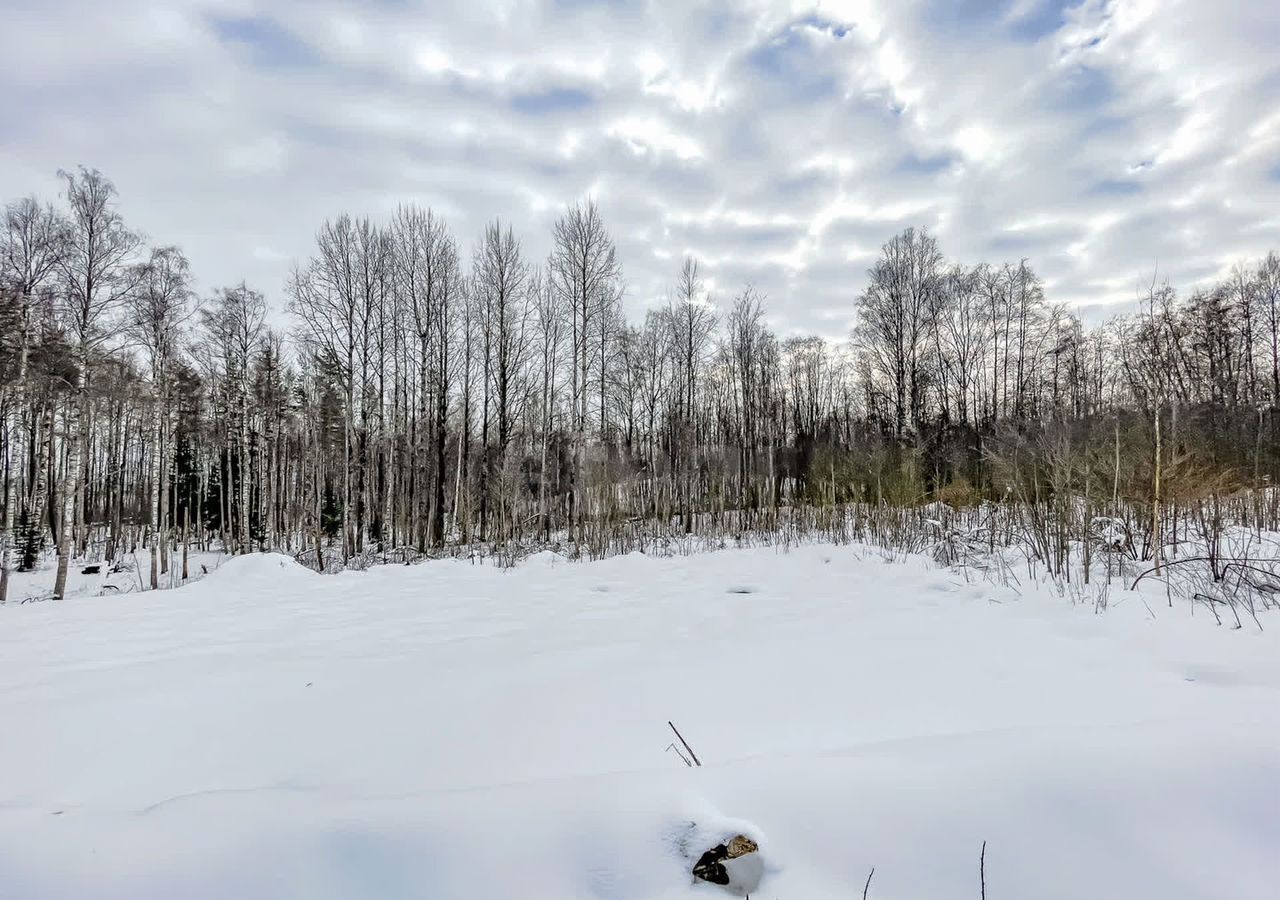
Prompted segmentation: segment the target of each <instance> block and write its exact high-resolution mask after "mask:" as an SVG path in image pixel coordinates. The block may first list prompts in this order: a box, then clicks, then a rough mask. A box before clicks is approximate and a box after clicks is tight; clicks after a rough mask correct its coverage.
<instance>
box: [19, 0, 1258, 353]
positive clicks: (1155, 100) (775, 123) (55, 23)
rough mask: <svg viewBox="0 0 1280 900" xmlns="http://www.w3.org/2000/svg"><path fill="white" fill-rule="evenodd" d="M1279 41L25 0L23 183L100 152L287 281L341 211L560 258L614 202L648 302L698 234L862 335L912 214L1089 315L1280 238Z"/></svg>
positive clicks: (182, 237)
mask: <svg viewBox="0 0 1280 900" xmlns="http://www.w3.org/2000/svg"><path fill="white" fill-rule="evenodd" d="M1278 47H1280V3H1276V2H1263V0H1257V2H1254V0H1220V2H1214V0H1199V2H1192V0H1083V2H1070V0H921V2H916V0H891V2H890V0H882V2H872V0H831V2H819V3H812V2H810V3H785V2H777V3H773V2H737V3H697V2H678V0H672V2H656V0H501V2H489V0H462V2H454V0H376V2H375V0H366V2H361V3H356V2H337V0H262V2H254V0H226V2H212V0H174V2H169V3H161V2H152V0H111V2H105V0H101V2H99V0H0V59H3V64H2V65H0V198H3V199H5V200H7V199H12V198H14V197H16V196H19V195H22V194H26V193H31V192H35V193H37V194H41V195H44V196H49V197H52V196H54V195H55V194H56V192H57V190H58V183H57V179H56V177H55V173H56V171H57V170H58V169H59V168H70V167H74V166H75V165H78V164H85V165H89V166H95V167H97V168H99V169H101V170H103V171H104V172H105V173H106V174H107V175H108V176H110V177H111V178H112V179H113V180H114V181H115V182H116V184H117V187H118V188H119V190H120V193H121V205H122V209H123V211H124V212H125V214H126V216H127V217H128V219H129V220H130V221H131V222H132V223H133V224H134V225H135V226H136V227H138V228H140V229H142V230H143V231H145V232H146V233H147V234H148V236H149V237H150V238H151V239H152V240H154V241H156V242H160V243H177V244H179V245H180V246H182V247H183V248H184V249H185V250H186V251H187V253H188V255H189V256H190V257H191V259H192V263H193V265H194V267H195V269H196V272H197V274H198V276H199V279H200V283H201V286H202V287H204V288H206V289H207V288H211V287H213V286H216V285H219V284H225V283H231V282H234V281H239V280H240V279H241V278H245V279H247V280H248V281H249V283H250V284H251V285H253V286H256V287H259V288H260V289H262V290H263V291H264V292H265V293H266V294H267V295H268V297H270V298H271V299H272V300H273V302H274V303H275V304H277V305H278V306H282V305H283V297H282V293H283V285H284V281H285V275H286V273H287V271H288V270H289V268H290V266H291V265H292V263H293V261H294V260H295V259H301V258H304V257H305V256H307V254H308V253H309V252H310V247H311V243H312V240H313V236H314V234H315V231H316V228H317V227H318V226H319V224H320V223H321V222H322V221H323V220H324V219H325V218H326V217H330V216H333V215H336V214H338V213H341V212H350V213H352V214H357V215H366V214H367V215H371V216H375V217H381V216H386V215H387V214H389V213H390V211H391V210H393V209H394V208H395V206H396V205H397V204H398V203H400V202H403V201H409V200H413V201H417V202H419V203H423V204H429V205H431V206H433V207H434V208H435V209H437V210H438V211H440V212H442V213H444V215H445V216H446V217H447V218H448V220H449V221H450V223H451V224H452V226H453V227H454V230H455V233H456V234H457V235H458V237H459V239H460V242H461V244H462V246H463V247H464V248H470V247H471V246H472V245H473V243H474V241H475V238H476V236H477V235H478V234H479V231H480V228H481V226H482V224H483V223H484V222H485V221H486V220H488V219H491V218H493V217H495V216H499V217H501V218H502V219H503V220H504V221H509V222H510V223H511V224H512V225H513V226H514V227H515V229H516V231H517V233H518V235H519V236H520V237H521V239H522V241H523V244H524V247H525V249H526V251H527V252H528V253H529V254H530V255H531V256H533V257H534V258H538V259H541V258H543V257H545V254H546V253H547V251H548V250H549V249H550V244H549V237H548V235H549V231H550V224H551V222H552V221H553V220H554V218H555V216H556V215H557V214H558V212H559V211H560V210H561V209H562V208H563V206H564V205H565V204H566V203H569V202H572V201H574V200H576V199H579V198H582V197H585V196H594V197H595V198H596V199H597V200H598V202H599V204H600V206H601V208H602V211H603V213H604V215H605V217H606V220H607V222H608V223H609V225H610V227H611V229H612V230H613V233H614V235H615V237H616V239H617V241H618V244H619V248H620V251H621V254H622V260H623V264H624V268H625V272H626V278H627V302H628V304H629V305H630V308H631V309H632V310H633V311H638V310H640V309H642V308H643V307H644V306H646V305H648V304H653V303H657V302H661V301H662V299H663V298H664V296H665V293H666V291H667V287H668V285H670V284H671V283H672V282H673V281H674V279H675V275H676V273H677V272H678V269H679V264H680V258H681V256H682V255H684V254H693V255H695V256H697V257H698V258H699V259H700V260H701V261H702V262H703V265H704V267H705V271H706V272H707V273H708V275H709V276H710V279H709V280H710V283H711V286H712V288H713V290H714V293H715V296H716V297H717V298H718V299H720V300H721V301H727V300H728V299H729V298H730V297H731V296H732V294H733V293H734V292H735V291H737V290H738V289H740V288H741V287H742V286H743V285H745V284H748V283H750V284H754V285H755V286H756V287H757V288H759V289H760V290H762V291H763V292H765V293H766V295H767V296H768V298H769V306H770V311H771V313H772V318H773V320H774V324H775V325H776V326H777V327H779V328H780V329H782V330H784V331H792V330H806V331H817V332H819V333H822V334H826V335H829V336H833V337H838V336H841V335H843V334H844V333H845V331H846V330H847V327H848V324H849V322H850V321H851V318H852V303H853V299H854V297H855V296H856V295H857V293H858V292H859V290H860V289H861V287H862V286H863V284H864V283H865V280H866V269H867V266H868V265H869V263H870V261H871V259H872V258H873V256H874V254H875V253H876V251H877V249H878V247H879V246H880V244H881V243H883V242H884V241H885V240H886V239H887V238H888V237H890V236H891V235H892V234H893V233H894V232H895V231H897V230H899V229H901V228H903V227H906V226H908V225H917V226H925V227H928V228H929V229H930V230H932V231H934V232H935V233H936V234H937V235H938V236H939V238H940V240H941V242H942V246H943V250H944V251H945V252H946V253H947V254H948V256H949V257H951V258H953V259H957V260H959V261H963V262H977V261H981V260H989V261H993V262H999V261H1002V260H1013V261H1016V260H1018V259H1020V258H1023V257H1025V258H1027V259H1028V260H1029V261H1030V262H1031V264H1032V265H1033V266H1034V267H1035V268H1036V269H1037V270H1038V271H1039V272H1040V273H1041V274H1042V275H1043V276H1044V278H1045V279H1046V282H1047V285H1048V288H1049V293H1050V297H1051V299H1054V300H1061V301H1066V302H1070V303H1074V304H1080V305H1090V306H1093V307H1095V308H1094V309H1093V310H1092V311H1090V312H1088V313H1087V315H1088V317H1089V318H1091V319H1092V318H1097V317H1100V316H1101V315H1103V314H1104V313H1105V311H1106V310H1104V309H1100V308H1097V307H1099V305H1105V304H1121V305H1123V304H1125V303H1126V302H1131V301H1132V299H1133V297H1134V295H1135V291H1136V290H1137V286H1138V285H1139V284H1140V283H1141V282H1142V281H1144V280H1145V279H1149V278H1150V276H1151V273H1152V272H1153V271H1155V270H1158V271H1159V272H1160V273H1161V275H1162V276H1167V277H1169V278H1170V279H1172V280H1173V281H1174V282H1175V284H1178V285H1182V286H1190V285H1194V284H1197V283H1203V282H1204V281H1206V280H1209V279H1211V278H1213V277H1214V276H1215V275H1216V274H1218V273H1219V272H1220V271H1222V270H1224V269H1225V268H1227V267H1229V266H1230V265H1231V264H1232V263H1234V262H1237V261H1240V260H1246V259H1251V258H1256V257H1257V256H1259V255H1261V254H1262V253H1263V252H1265V251H1266V250H1267V249H1270V248H1280V52H1278V51H1277V48H1278ZM1114 308H1115V307H1109V309H1114Z"/></svg>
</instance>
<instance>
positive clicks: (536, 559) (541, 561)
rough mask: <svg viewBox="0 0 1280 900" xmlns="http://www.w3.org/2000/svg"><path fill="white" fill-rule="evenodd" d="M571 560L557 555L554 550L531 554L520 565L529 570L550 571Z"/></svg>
mask: <svg viewBox="0 0 1280 900" xmlns="http://www.w3.org/2000/svg"><path fill="white" fill-rule="evenodd" d="M568 561H569V560H568V559H567V558H566V557H564V556H561V555H560V554H559V553H556V552H555V551H554V550H539V551H538V552H537V553H531V554H529V555H528V556H526V557H525V558H524V559H523V560H521V561H520V565H521V566H522V567H524V568H529V569H539V568H542V569H550V568H552V567H554V566H558V565H560V564H562V563H566V562H568Z"/></svg>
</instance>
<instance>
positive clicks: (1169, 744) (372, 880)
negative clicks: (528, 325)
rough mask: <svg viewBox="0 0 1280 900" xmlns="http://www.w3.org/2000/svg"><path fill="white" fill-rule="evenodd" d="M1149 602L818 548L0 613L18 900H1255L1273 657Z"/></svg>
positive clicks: (546, 563) (1276, 782) (10, 880)
mask: <svg viewBox="0 0 1280 900" xmlns="http://www.w3.org/2000/svg"><path fill="white" fill-rule="evenodd" d="M744 586H749V588H750V592H749V593H743V592H742V588H743V587H744ZM1143 589H1144V590H1146V589H1147V585H1145V584H1144V586H1143ZM1149 590H1150V593H1149V594H1148V595H1147V596H1146V598H1145V600H1146V602H1145V603H1144V602H1143V600H1144V598H1142V597H1140V596H1139V595H1137V594H1130V593H1127V592H1124V591H1120V590H1119V589H1117V593H1115V594H1113V596H1112V601H1111V603H1112V606H1111V609H1110V610H1108V611H1107V612H1105V613H1103V614H1100V615H1099V614H1095V613H1094V612H1093V610H1092V608H1091V607H1087V606H1084V605H1073V604H1071V603H1070V602H1069V601H1067V600H1064V599H1063V598H1062V597H1060V596H1058V595H1056V594H1054V593H1053V592H1051V591H1048V590H1045V591H1041V592H1036V591H1029V592H1027V593H1025V594H1024V595H1023V596H1017V595H1015V594H1014V593H1013V592H1012V591H1011V590H1009V589H1006V588H1000V587H993V586H991V585H989V584H980V583H965V582H964V581H963V580H962V579H960V578H959V577H958V576H956V575H955V574H953V573H949V572H947V571H944V570H940V569H937V568H934V567H932V566H931V565H929V564H928V563H927V562H926V561H924V560H923V559H919V558H907V559H906V560H904V561H902V562H901V563H899V564H894V565H885V564H883V562H882V561H881V560H880V559H879V558H878V557H877V556H876V554H875V553H874V551H870V550H866V549H862V548H856V547H805V548H800V549H796V550H793V551H791V552H789V553H787V552H782V551H779V550H772V549H769V550H747V551H727V552H723V553H715V554H706V555H700V556H694V557H689V558H677V559H663V560H653V559H648V558H645V557H643V556H640V555H637V554H633V555H630V556H626V557H620V558H617V559H612V560H606V561H602V562H596V563H581V564H577V563H569V562H567V561H565V560H563V559H561V558H559V557H554V556H552V555H551V554H543V555H540V556H537V557H534V558H532V559H530V560H528V561H527V562H525V563H524V564H522V565H520V566H518V567H516V568H515V569H511V570H500V569H497V568H494V567H491V566H479V565H470V564H467V563H465V562H460V561H441V562H433V563H428V564H425V565H420V566H412V567H409V566H385V567H378V568H374V569H371V570H369V571H366V572H360V573H354V572H353V573H345V574H341V575H333V576H320V575H316V574H314V573H312V572H310V571H308V570H306V569H304V568H302V567H301V566H299V565H297V564H296V563H295V562H294V561H293V560H291V559H289V558H288V557H283V556H250V557H244V558H238V559H233V560H229V561H226V562H224V563H223V564H222V565H221V566H220V567H219V568H217V569H216V570H214V571H212V572H211V574H210V575H209V576H208V577H207V578H205V579H204V580H202V581H200V582H198V583H195V584H192V585H189V586H187V587H184V588H180V589H177V590H173V591H160V592H147V593H133V594H107V595H105V596H90V595H88V594H82V595H80V596H77V597H73V598H71V599H68V600H66V601H64V602H61V603H53V602H44V603H35V604H26V605H17V604H10V605H9V606H8V607H6V608H4V609H0V671H3V673H4V678H5V682H6V684H5V690H4V692H3V694H0V722H3V740H0V896H2V897H4V898H6V900H55V898H56V900H68V898H72V900H75V898H95V900H125V898H128V900H140V898H157V900H159V898H178V897H181V898H186V900H213V898H232V897H234V898H238V900H279V898H307V900H326V898H378V900H397V898H432V900H448V898H458V900H475V898H521V900H544V898H545V900H574V898H584V900H585V898H601V900H676V898H699V897H700V898H704V900H705V898H714V897H716V896H725V895H724V892H723V890H722V889H721V888H718V887H716V886H714V885H708V884H702V883H694V880H693V878H692V876H691V875H690V865H691V860H693V859H696V858H697V857H698V855H699V854H700V853H701V852H702V851H703V850H705V849H707V848H708V847H710V846H713V845H714V844H715V843H716V842H718V841H720V840H724V839H725V838H726V837H728V836H730V835H732V834H736V833H739V832H740V833H743V834H746V835H748V836H750V837H751V838H752V839H754V840H756V841H758V842H759V844H760V847H761V851H760V855H761V857H762V859H763V861H764V863H765V866H764V874H763V880H762V883H761V886H760V890H759V893H758V894H757V895H753V896H758V897H759V898H760V900H774V898H776V900H826V898H833V900H834V898H856V897H859V896H861V892H862V886H863V884H864V882H865V880H866V877H867V873H868V872H869V871H870V870H871V868H872V867H873V866H874V867H875V878H874V880H873V881H872V883H871V888H870V892H869V896H870V897H872V898H875V900H893V898H899V900H906V898H910V900H933V898H938V900H942V898H947V900H952V898H963V897H971V898H976V897H977V896H978V892H979V885H978V854H979V850H980V848H981V846H982V842H983V841H986V842H987V851H986V882H987V897H988V898H990V900H1026V898H1039V900H1068V898H1070V900H1079V898H1082V897H1090V898H1160V900H1207V898H1227V897H1229V898H1234V900H1252V898H1258V900H1263V898H1268V900H1269V898H1273V897H1275V896H1276V890H1277V887H1276V886H1277V885H1278V884H1280V644H1278V642H1277V636H1280V627H1276V628H1268V630H1267V631H1265V632H1263V631H1259V630H1257V629H1247V628H1246V629H1240V630H1233V629H1229V628H1226V627H1218V626H1217V625H1215V624H1214V622H1213V619H1212V617H1210V616H1207V615H1205V614H1204V613H1203V610H1201V611H1199V612H1194V613H1193V610H1192V608H1191V607H1190V606H1188V605H1178V604H1175V606H1174V608H1172V609H1170V608H1169V607H1168V606H1167V605H1166V604H1165V601H1164V596H1163V592H1162V590H1161V588H1160V586H1159V585H1158V584H1152V585H1151V586H1150V589H1149ZM1264 624H1269V623H1267V622H1265V621H1264ZM1277 625H1280V622H1278V623H1277ZM668 719H671V720H674V721H675V723H676V724H677V726H678V727H679V728H680V730H681V732H682V734H683V735H684V736H685V738H686V739H688V741H689V743H690V744H691V745H692V746H693V748H694V749H695V750H696V752H697V753H698V755H699V757H700V758H701V760H702V762H703V763H704V765H703V767H701V768H690V767H686V766H685V765H684V763H682V762H681V761H680V759H679V758H678V757H677V755H676V754H675V753H674V752H672V751H670V750H668V749H667V747H668V745H669V744H670V743H671V741H672V737H673V736H672V735H671V733H670V731H669V729H668V728H667V720H668Z"/></svg>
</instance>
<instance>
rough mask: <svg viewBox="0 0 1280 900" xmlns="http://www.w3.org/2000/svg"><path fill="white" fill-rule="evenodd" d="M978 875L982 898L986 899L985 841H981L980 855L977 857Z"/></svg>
mask: <svg viewBox="0 0 1280 900" xmlns="http://www.w3.org/2000/svg"><path fill="white" fill-rule="evenodd" d="M978 877H979V878H980V879H981V880H982V900H987V842H986V841H983V842H982V855H981V856H979V857H978Z"/></svg>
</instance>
